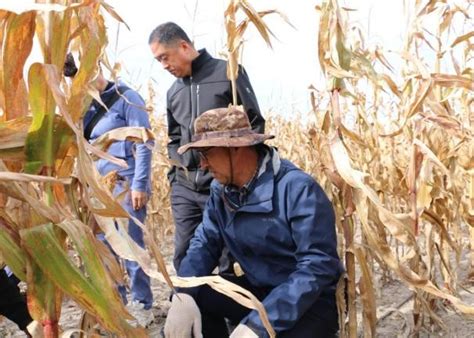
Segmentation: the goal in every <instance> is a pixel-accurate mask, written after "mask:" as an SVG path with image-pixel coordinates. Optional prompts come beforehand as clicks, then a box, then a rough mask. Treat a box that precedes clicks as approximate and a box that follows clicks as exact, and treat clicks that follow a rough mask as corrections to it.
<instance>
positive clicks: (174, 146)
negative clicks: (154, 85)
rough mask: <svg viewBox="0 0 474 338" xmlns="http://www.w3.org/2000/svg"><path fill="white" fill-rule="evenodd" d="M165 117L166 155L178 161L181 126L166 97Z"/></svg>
mask: <svg viewBox="0 0 474 338" xmlns="http://www.w3.org/2000/svg"><path fill="white" fill-rule="evenodd" d="M166 118H167V120H168V138H169V142H168V156H169V158H170V159H171V160H174V161H175V162H177V163H179V159H180V156H179V155H178V148H179V146H180V143H181V126H180V125H179V123H178V122H177V121H176V120H175V118H174V116H173V111H172V110H171V104H170V99H169V97H168V99H167V103H166Z"/></svg>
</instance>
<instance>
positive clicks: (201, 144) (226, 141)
mask: <svg viewBox="0 0 474 338" xmlns="http://www.w3.org/2000/svg"><path fill="white" fill-rule="evenodd" d="M274 137H275V136H273V135H266V134H249V135H243V136H238V137H215V138H208V139H203V140H199V141H195V142H190V143H188V144H185V145H184V146H181V147H179V148H178V154H180V155H182V154H184V153H185V152H187V151H188V150H190V149H193V148H194V149H195V148H207V147H227V148H234V147H250V146H254V145H257V144H260V143H263V142H265V141H266V140H269V139H272V138H274Z"/></svg>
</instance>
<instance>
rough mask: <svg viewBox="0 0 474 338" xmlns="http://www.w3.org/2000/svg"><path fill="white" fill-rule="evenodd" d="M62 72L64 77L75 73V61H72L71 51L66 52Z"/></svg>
mask: <svg viewBox="0 0 474 338" xmlns="http://www.w3.org/2000/svg"><path fill="white" fill-rule="evenodd" d="M63 73H64V76H65V77H74V76H75V75H76V73H77V66H76V62H75V61H74V56H73V55H72V53H67V55H66V62H64V70H63Z"/></svg>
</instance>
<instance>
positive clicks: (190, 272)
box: [178, 195, 223, 277]
mask: <svg viewBox="0 0 474 338" xmlns="http://www.w3.org/2000/svg"><path fill="white" fill-rule="evenodd" d="M214 215H215V208H214V202H213V198H212V195H211V197H210V198H209V200H208V201H207V204H206V208H205V209H204V215H203V219H202V223H201V224H200V225H199V226H198V228H197V229H196V232H195V233H194V237H193V238H192V239H191V242H190V244H189V249H188V251H187V252H186V256H185V257H184V258H183V260H182V261H181V265H180V267H179V270H178V276H180V277H192V276H207V275H210V274H211V272H212V270H214V268H215V267H216V266H217V263H218V262H219V257H220V255H221V252H222V248H223V239H222V236H221V233H220V231H219V227H218V225H217V221H216V218H215V217H214Z"/></svg>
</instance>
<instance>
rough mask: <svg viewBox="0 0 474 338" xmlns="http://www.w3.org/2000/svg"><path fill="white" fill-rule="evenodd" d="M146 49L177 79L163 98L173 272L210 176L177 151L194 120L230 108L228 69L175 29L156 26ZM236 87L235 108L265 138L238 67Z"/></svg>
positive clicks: (226, 262)
mask: <svg viewBox="0 0 474 338" xmlns="http://www.w3.org/2000/svg"><path fill="white" fill-rule="evenodd" d="M148 43H149V45H150V48H151V51H152V53H153V56H154V57H155V59H156V60H157V61H158V62H159V63H160V64H161V65H162V66H163V68H164V69H166V70H167V71H168V72H170V73H171V74H172V75H173V76H175V77H176V78H177V79H176V81H175V82H174V83H173V85H172V86H171V87H170V89H169V90H168V93H167V119H168V136H169V138H170V142H169V143H168V155H169V157H170V159H171V160H172V164H173V167H172V169H171V171H170V172H169V174H168V178H169V180H170V183H171V207H172V212H173V217H174V220H175V243H174V244H175V252H174V258H173V264H174V267H175V269H176V270H177V269H178V268H179V265H180V263H181V260H182V259H183V257H184V255H185V254H186V250H187V249H188V246H189V241H190V239H191V237H192V236H193V234H194V231H195V230H196V227H197V226H198V225H199V224H200V223H201V221H202V216H203V210H204V205H205V203H206V201H207V199H208V197H209V186H210V183H211V180H212V176H211V174H210V173H209V171H208V170H206V169H202V168H200V167H199V156H198V154H197V153H196V152H195V151H190V152H188V153H186V154H184V155H180V154H178V148H179V147H180V146H182V145H184V144H186V143H188V142H189V141H190V140H191V137H192V135H193V133H194V132H193V128H192V127H193V123H194V121H195V120H196V118H197V117H198V116H200V115H201V114H202V113H203V112H205V111H207V110H209V109H213V108H220V107H227V106H228V105H229V104H231V103H232V102H233V100H232V88H231V83H230V81H229V79H228V78H227V63H226V62H225V61H224V60H219V59H215V58H213V57H212V56H211V55H210V54H209V53H208V52H207V51H206V49H200V50H196V48H195V47H194V45H193V43H192V42H191V40H190V39H189V37H188V35H187V34H186V33H185V32H184V30H183V29H182V28H181V27H180V26H178V25H177V24H175V23H173V22H166V23H163V24H161V25H159V26H158V27H156V28H155V29H154V30H153V32H152V33H151V34H150V38H149V40H148ZM236 86H237V101H238V104H239V105H243V107H244V110H245V112H246V114H247V115H248V117H249V120H250V123H251V125H252V129H254V130H255V131H257V132H263V131H264V128H265V120H264V118H263V116H262V114H261V113H260V108H259V106H258V102H257V98H256V96H255V93H254V91H253V89H252V85H251V84H250V80H249V77H248V75H247V72H246V71H245V69H244V68H243V67H241V66H239V72H238V78H237V83H236ZM230 264H231V260H230V259H229V258H228V257H227V254H225V253H224V255H223V259H222V260H221V262H220V270H221V271H230V272H231V271H232V266H230Z"/></svg>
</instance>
